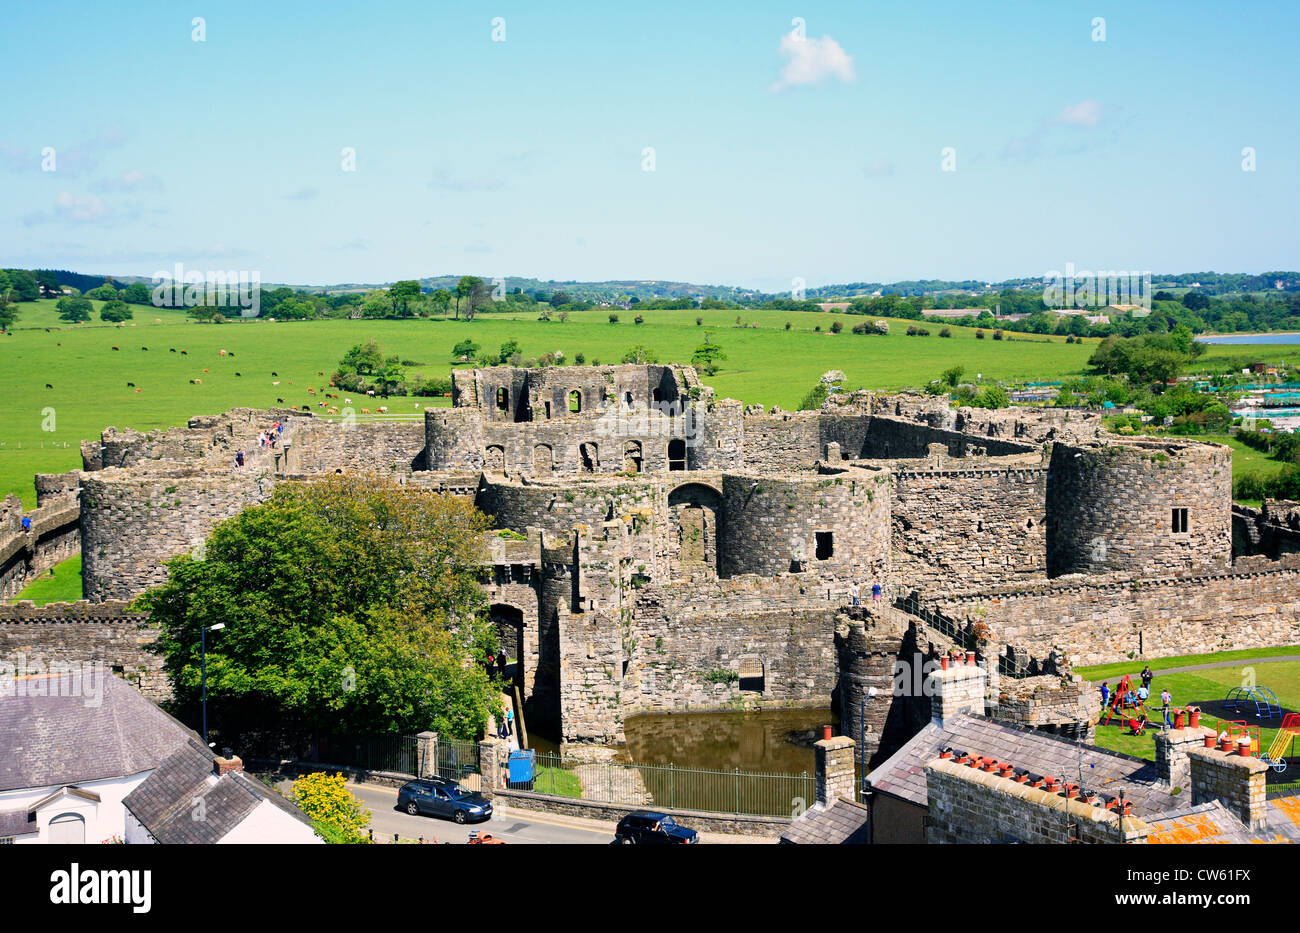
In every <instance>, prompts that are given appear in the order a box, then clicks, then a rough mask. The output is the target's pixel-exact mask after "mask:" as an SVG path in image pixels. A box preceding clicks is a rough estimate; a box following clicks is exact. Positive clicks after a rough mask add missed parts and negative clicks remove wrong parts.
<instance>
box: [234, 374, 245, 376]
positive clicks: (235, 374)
mask: <svg viewBox="0 0 1300 933" xmlns="http://www.w3.org/2000/svg"><path fill="white" fill-rule="evenodd" d="M235 375H236V376H242V375H243V373H235Z"/></svg>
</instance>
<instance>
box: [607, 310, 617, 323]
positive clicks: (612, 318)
mask: <svg viewBox="0 0 1300 933" xmlns="http://www.w3.org/2000/svg"><path fill="white" fill-rule="evenodd" d="M609 323H611V324H617V323H618V315H617V314H614V313H613V312H611V313H610V315H609Z"/></svg>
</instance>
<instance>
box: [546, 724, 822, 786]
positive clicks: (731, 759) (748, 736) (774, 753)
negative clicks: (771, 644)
mask: <svg viewBox="0 0 1300 933" xmlns="http://www.w3.org/2000/svg"><path fill="white" fill-rule="evenodd" d="M838 721H839V720H838V718H837V717H835V716H834V715H833V714H832V713H831V711H830V710H828V709H820V710H817V709H780V710H763V711H761V712H726V713H642V714H640V715H636V716H629V717H628V718H627V719H626V720H625V721H624V724H623V732H624V734H625V735H626V736H627V745H626V746H624V747H623V748H622V749H620V754H619V757H620V758H621V759H622V760H625V761H632V762H636V763H637V764H643V765H670V764H672V765H676V766H678V767H680V768H699V769H705V770H711V771H731V770H734V769H740V770H741V771H765V772H777V773H784V774H802V773H803V772H804V771H807V772H808V773H809V774H812V773H813V768H814V753H813V747H812V746H813V742H815V741H816V740H817V739H819V738H821V732H822V726H825V725H832V726H833V725H835V724H836V723H837V722H838ZM528 738H529V744H530V745H531V746H532V747H533V748H535V749H537V750H538V751H539V752H558V751H559V747H558V745H557V744H556V742H555V741H554V739H551V738H548V737H545V736H540V735H533V734H529V736H528Z"/></svg>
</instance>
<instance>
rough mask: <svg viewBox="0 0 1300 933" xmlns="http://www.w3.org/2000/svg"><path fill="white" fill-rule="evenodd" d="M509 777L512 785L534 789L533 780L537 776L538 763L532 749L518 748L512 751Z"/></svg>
mask: <svg viewBox="0 0 1300 933" xmlns="http://www.w3.org/2000/svg"><path fill="white" fill-rule="evenodd" d="M507 777H508V780H509V782H510V786H511V787H522V788H527V789H529V790H531V789H532V786H533V780H534V779H535V778H536V777H537V764H536V762H535V761H534V759H533V750H532V749H530V748H524V749H516V750H515V751H513V752H511V753H510V759H509V762H508V763H507Z"/></svg>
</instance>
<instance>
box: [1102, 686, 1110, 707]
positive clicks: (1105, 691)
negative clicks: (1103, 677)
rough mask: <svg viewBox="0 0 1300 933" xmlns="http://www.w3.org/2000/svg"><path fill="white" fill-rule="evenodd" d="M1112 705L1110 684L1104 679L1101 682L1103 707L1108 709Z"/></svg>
mask: <svg viewBox="0 0 1300 933" xmlns="http://www.w3.org/2000/svg"><path fill="white" fill-rule="evenodd" d="M1109 705H1110V684H1108V683H1106V682H1105V681H1102V683H1101V708H1102V709H1106V707H1107V706H1109Z"/></svg>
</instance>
